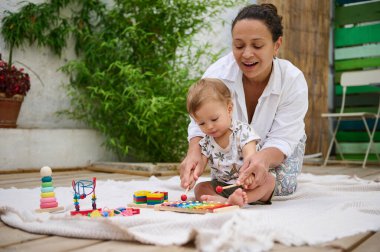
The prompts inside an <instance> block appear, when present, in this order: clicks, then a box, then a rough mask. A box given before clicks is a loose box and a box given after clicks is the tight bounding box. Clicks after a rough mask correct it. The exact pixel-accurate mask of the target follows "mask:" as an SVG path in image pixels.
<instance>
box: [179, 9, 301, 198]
mask: <svg viewBox="0 0 380 252" xmlns="http://www.w3.org/2000/svg"><path fill="white" fill-rule="evenodd" d="M281 22H282V17H281V16H279V15H278V13H277V8H276V7H275V6H274V5H272V4H261V5H257V4H253V5H248V6H246V7H245V8H243V9H242V10H240V12H239V13H238V15H237V16H236V18H235V19H234V21H233V23H232V29H231V34H232V52H231V53H229V54H228V55H226V56H224V57H222V58H221V59H219V60H218V61H216V62H215V63H214V64H212V65H211V66H210V67H209V68H208V69H207V70H206V72H205V74H204V75H203V78H216V79H219V80H221V81H222V82H223V83H224V84H225V85H226V86H227V87H228V88H229V90H230V91H231V93H232V97H233V98H232V102H233V104H234V107H233V111H232V117H233V119H235V120H240V121H242V122H243V123H248V124H249V125H250V126H252V127H253V128H254V129H255V131H256V132H257V134H258V135H259V137H260V139H261V140H260V141H259V142H258V149H259V151H257V152H254V153H252V154H251V155H249V156H247V157H246V158H245V159H244V163H243V165H242V166H241V167H238V168H237V169H238V174H239V176H238V179H237V182H238V183H240V184H243V185H244V184H245V181H247V179H248V178H250V177H252V175H253V176H254V182H253V183H251V185H250V186H249V188H251V187H254V186H261V185H264V184H265V183H266V182H267V180H268V178H271V176H270V175H269V172H270V173H272V174H274V175H275V176H276V186H275V191H274V194H275V195H289V194H292V193H293V192H295V190H296V188H297V176H298V174H299V173H300V171H301V164H302V160H303V155H304V150H305V141H306V135H305V124H304V117H305V114H306V111H307V108H308V90H307V83H306V80H305V78H304V75H303V73H302V72H301V71H300V70H299V69H298V68H297V67H296V66H294V65H293V64H292V63H290V62H289V61H287V60H283V59H278V58H277V57H276V56H277V53H278V51H279V49H280V47H281V44H282V34H283V32H282V30H283V26H282V23H281ZM203 137H204V134H203V133H202V131H201V129H200V127H199V126H198V125H197V124H196V122H195V121H192V122H191V123H190V125H189V129H188V139H189V150H188V154H187V156H186V158H185V159H184V161H183V162H182V163H181V185H182V187H184V188H188V187H190V188H192V187H193V186H194V184H195V182H196V180H197V179H198V177H199V176H200V175H201V174H202V171H203V168H202V167H203V166H204V161H203V160H202V155H201V148H200V146H199V142H200V140H201V139H202V138H203ZM245 185H246V186H248V185H247V184H245Z"/></svg>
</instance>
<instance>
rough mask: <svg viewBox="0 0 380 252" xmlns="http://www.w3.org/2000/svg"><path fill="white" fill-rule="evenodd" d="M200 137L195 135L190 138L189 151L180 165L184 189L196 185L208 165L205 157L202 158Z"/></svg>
mask: <svg viewBox="0 0 380 252" xmlns="http://www.w3.org/2000/svg"><path fill="white" fill-rule="evenodd" d="M200 139H201V138H200V137H195V138H192V139H191V140H190V144H189V151H188V152H187V155H186V157H185V159H184V160H183V161H182V163H181V164H180V166H179V169H180V178H181V187H182V188H184V189H187V188H189V189H191V188H193V187H194V185H195V183H196V181H197V180H198V178H199V176H201V175H202V173H203V171H204V168H205V166H206V163H205V159H204V158H202V154H201V149H200V147H199V141H200Z"/></svg>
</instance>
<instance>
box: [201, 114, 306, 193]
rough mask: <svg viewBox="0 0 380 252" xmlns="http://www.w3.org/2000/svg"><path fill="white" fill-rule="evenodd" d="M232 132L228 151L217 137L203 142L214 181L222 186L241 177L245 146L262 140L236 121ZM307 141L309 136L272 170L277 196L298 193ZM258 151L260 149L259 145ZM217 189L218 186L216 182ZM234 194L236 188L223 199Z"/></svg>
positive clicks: (203, 149)
mask: <svg viewBox="0 0 380 252" xmlns="http://www.w3.org/2000/svg"><path fill="white" fill-rule="evenodd" d="M231 130H232V134H231V135H230V141H229V146H228V147H226V148H225V149H223V148H221V147H220V146H219V145H218V144H217V143H216V142H215V140H214V138H213V137H210V136H207V135H206V136H205V137H204V138H203V139H202V140H201V141H200V142H199V144H200V146H201V152H202V154H203V155H205V156H206V157H207V158H208V164H209V166H210V168H211V178H212V180H216V181H218V182H219V183H222V185H223V184H224V185H225V184H234V183H235V182H236V179H237V178H238V177H239V170H240V168H241V166H242V165H243V152H242V149H243V146H244V145H245V144H247V143H248V142H250V141H260V137H259V136H258V135H257V134H256V133H255V132H254V130H253V129H252V128H251V126H249V125H248V124H247V123H243V122H240V121H237V120H233V121H232V125H231ZM305 142H306V136H304V137H303V138H302V139H301V140H300V141H299V143H298V145H297V146H296V148H295V149H294V151H293V153H292V154H291V155H290V156H289V157H288V158H286V159H285V160H284V162H283V163H282V164H281V165H279V166H277V167H275V168H271V169H270V170H269V172H271V173H272V174H273V175H274V176H275V177H276V185H275V190H274V195H275V196H286V195H290V194H292V193H294V192H295V191H296V189H297V176H298V174H299V173H300V172H301V169H302V162H303V156H304V153H305ZM257 150H260V146H259V145H257ZM213 186H214V187H215V186H216V185H215V183H213ZM235 189H236V188H235ZM233 191H234V189H233V190H231V191H229V192H226V193H227V195H223V196H224V197H228V194H231V193H232V192H233ZM223 192H224V191H223Z"/></svg>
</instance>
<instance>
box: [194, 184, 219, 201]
mask: <svg viewBox="0 0 380 252" xmlns="http://www.w3.org/2000/svg"><path fill="white" fill-rule="evenodd" d="M194 194H195V199H196V200H198V201H216V202H223V203H224V202H226V201H227V199H226V198H224V197H222V196H220V195H218V194H217V193H216V192H215V190H214V188H213V187H212V185H211V183H210V182H209V181H206V182H201V183H198V184H197V185H196V186H195V188H194Z"/></svg>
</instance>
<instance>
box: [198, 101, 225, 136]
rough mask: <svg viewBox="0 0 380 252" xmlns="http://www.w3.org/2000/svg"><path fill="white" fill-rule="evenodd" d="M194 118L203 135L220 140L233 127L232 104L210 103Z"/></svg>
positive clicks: (202, 107) (201, 108) (200, 109)
mask: <svg viewBox="0 0 380 252" xmlns="http://www.w3.org/2000/svg"><path fill="white" fill-rule="evenodd" d="M193 117H194V120H195V122H196V123H197V124H198V126H199V128H200V129H201V130H202V132H203V133H205V134H206V135H209V136H212V137H214V138H218V137H221V136H223V135H224V134H225V133H226V132H227V131H228V130H229V128H230V126H231V118H232V104H226V103H223V102H217V101H209V102H206V103H205V104H203V105H202V106H201V107H200V108H199V109H198V110H197V111H196V112H195V114H194V115H193Z"/></svg>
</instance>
